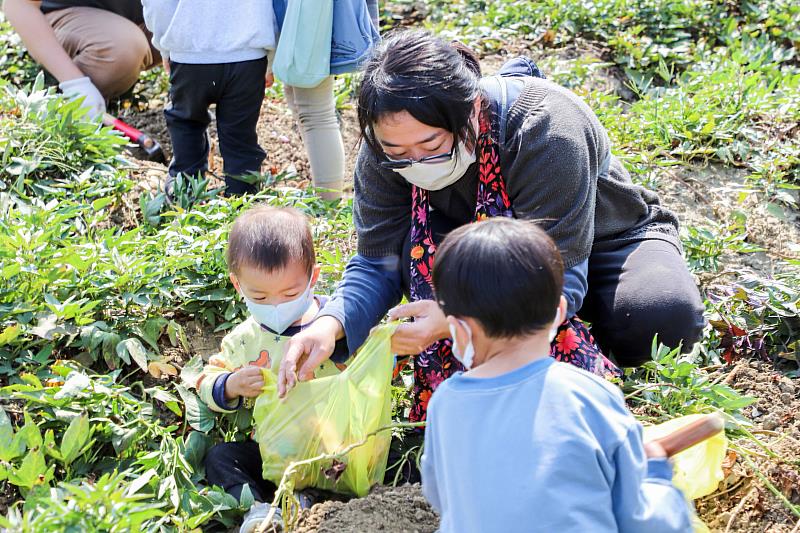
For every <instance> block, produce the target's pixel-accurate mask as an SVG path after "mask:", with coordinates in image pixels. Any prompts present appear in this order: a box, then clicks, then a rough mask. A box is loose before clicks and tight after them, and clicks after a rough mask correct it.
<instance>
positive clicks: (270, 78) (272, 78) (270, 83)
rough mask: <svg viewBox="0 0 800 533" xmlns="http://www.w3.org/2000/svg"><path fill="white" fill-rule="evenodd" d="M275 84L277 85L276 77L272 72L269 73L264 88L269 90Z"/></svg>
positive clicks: (265, 78)
mask: <svg viewBox="0 0 800 533" xmlns="http://www.w3.org/2000/svg"><path fill="white" fill-rule="evenodd" d="M274 84H275V75H274V74H273V73H272V71H270V72H267V75H266V76H265V77H264V87H266V88H267V89H269V88H270V87H272V86H273V85H274Z"/></svg>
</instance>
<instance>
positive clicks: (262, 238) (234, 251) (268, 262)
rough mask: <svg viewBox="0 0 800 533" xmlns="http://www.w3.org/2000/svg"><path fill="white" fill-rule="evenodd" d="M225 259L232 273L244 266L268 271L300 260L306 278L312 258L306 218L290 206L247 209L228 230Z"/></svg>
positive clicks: (309, 233)
mask: <svg viewBox="0 0 800 533" xmlns="http://www.w3.org/2000/svg"><path fill="white" fill-rule="evenodd" d="M227 259H228V270H229V271H231V272H233V273H234V274H236V273H238V272H239V270H240V269H241V268H242V267H243V266H245V265H247V266H251V267H254V268H257V269H259V270H264V271H266V272H272V271H275V270H280V269H283V268H286V267H287V266H288V265H289V264H290V263H293V262H295V261H300V262H301V263H302V264H303V266H304V267H305V268H306V270H307V271H308V274H309V275H310V274H311V272H312V270H313V269H314V264H315V262H316V257H315V255H314V239H313V237H312V236H311V228H310V227H309V224H308V218H306V216H305V215H304V214H303V213H301V212H300V211H298V210H297V209H292V208H290V207H269V206H265V205H262V206H257V207H253V208H251V209H248V210H247V211H245V212H244V213H242V214H241V215H239V217H238V218H237V219H236V221H235V222H234V223H233V226H232V227H231V232H230V236H229V237H228V254H227Z"/></svg>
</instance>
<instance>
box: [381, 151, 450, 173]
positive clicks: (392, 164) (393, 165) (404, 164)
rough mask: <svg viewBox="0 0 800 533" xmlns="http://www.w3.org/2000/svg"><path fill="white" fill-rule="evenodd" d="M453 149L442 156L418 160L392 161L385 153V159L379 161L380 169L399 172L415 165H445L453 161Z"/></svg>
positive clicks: (431, 156) (430, 156)
mask: <svg viewBox="0 0 800 533" xmlns="http://www.w3.org/2000/svg"><path fill="white" fill-rule="evenodd" d="M454 148H455V146H453V148H451V149H450V151H449V152H447V153H444V154H437V155H429V156H425V157H420V158H419V159H392V158H390V157H389V156H388V155H386V153H384V154H383V157H384V158H385V159H384V160H383V161H381V167H383V168H387V169H389V170H400V169H403V168H408V167H410V166H411V165H414V164H417V163H434V164H435V163H446V162H448V161H450V160H451V159H453V153H454V152H455V151H454Z"/></svg>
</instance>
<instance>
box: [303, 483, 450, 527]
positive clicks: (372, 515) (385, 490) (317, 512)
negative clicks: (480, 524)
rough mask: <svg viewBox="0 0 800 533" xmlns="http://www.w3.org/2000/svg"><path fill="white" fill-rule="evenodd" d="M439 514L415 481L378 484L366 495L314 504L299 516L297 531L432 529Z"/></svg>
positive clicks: (437, 521)
mask: <svg viewBox="0 0 800 533" xmlns="http://www.w3.org/2000/svg"><path fill="white" fill-rule="evenodd" d="M438 527H439V517H438V516H436V513H434V512H433V510H432V509H431V508H430V506H429V505H428V503H427V502H426V501H425V497H424V496H423V495H422V490H421V489H420V486H419V485H404V486H402V487H383V486H378V487H375V489H373V491H372V492H371V493H370V494H369V495H368V496H367V497H366V498H357V499H353V500H350V501H349V502H347V503H342V502H325V503H321V504H318V505H315V506H314V507H312V508H311V510H310V511H306V512H305V514H304V515H303V516H302V517H301V518H300V525H299V527H298V528H297V529H296V531H297V532H299V533H311V532H319V533H366V532H370V533H372V532H375V531H380V532H384V533H433V532H434V531H436V528H438Z"/></svg>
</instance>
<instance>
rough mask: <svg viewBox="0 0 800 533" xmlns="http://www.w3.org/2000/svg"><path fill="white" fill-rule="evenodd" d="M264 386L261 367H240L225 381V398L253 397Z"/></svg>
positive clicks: (259, 392)
mask: <svg viewBox="0 0 800 533" xmlns="http://www.w3.org/2000/svg"><path fill="white" fill-rule="evenodd" d="M263 388H264V376H263V375H262V374H261V367H258V366H246V367H243V368H240V369H239V370H237V371H236V372H234V373H233V374H231V376H230V377H229V378H228V381H226V382H225V399H227V400H235V399H236V398H238V397H239V396H243V397H245V398H255V397H256V396H258V395H259V394H261V389H263Z"/></svg>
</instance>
